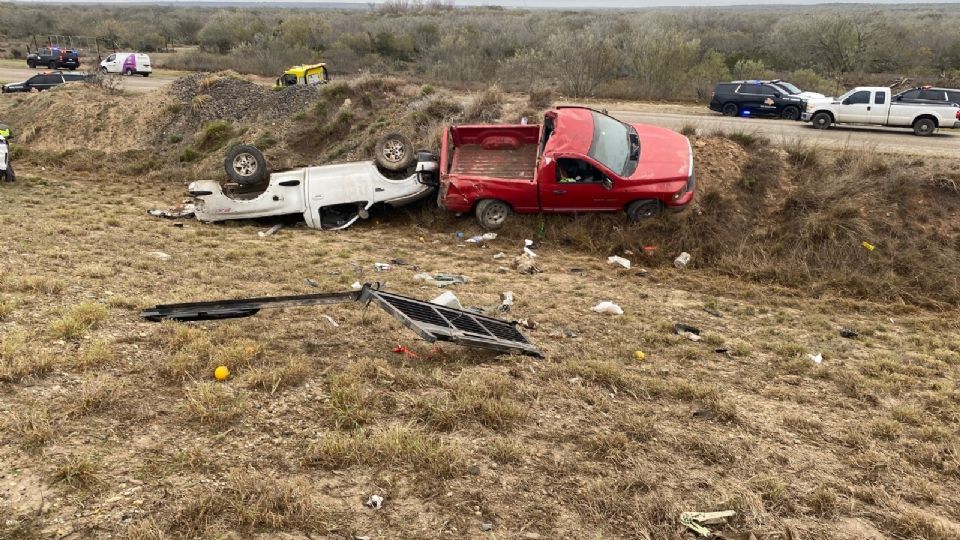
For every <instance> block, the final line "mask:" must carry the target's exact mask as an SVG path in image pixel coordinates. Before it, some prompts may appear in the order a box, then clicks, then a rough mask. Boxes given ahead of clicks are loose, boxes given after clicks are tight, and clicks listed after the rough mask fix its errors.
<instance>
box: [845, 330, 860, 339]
mask: <svg viewBox="0 0 960 540" xmlns="http://www.w3.org/2000/svg"><path fill="white" fill-rule="evenodd" d="M859 336H860V333H859V332H857V331H856V330H850V329H849V328H841V329H840V337H845V338H848V339H856V338H857V337H859Z"/></svg>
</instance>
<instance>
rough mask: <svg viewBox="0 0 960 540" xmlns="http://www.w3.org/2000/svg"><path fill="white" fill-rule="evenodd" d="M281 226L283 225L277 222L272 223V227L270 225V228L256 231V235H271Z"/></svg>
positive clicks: (263, 236)
mask: <svg viewBox="0 0 960 540" xmlns="http://www.w3.org/2000/svg"><path fill="white" fill-rule="evenodd" d="M282 227H283V225H281V224H279V223H277V224H276V225H274V226H273V227H270V228H269V229H267V230H266V231H260V232H258V233H257V236H259V237H260V238H266V237H267V236H271V235H273V233H275V232H277V231H279V230H280V229H281V228H282Z"/></svg>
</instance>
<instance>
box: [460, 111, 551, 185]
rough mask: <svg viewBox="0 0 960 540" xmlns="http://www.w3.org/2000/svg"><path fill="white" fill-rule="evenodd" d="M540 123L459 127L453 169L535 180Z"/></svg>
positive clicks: (474, 173)
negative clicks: (535, 124)
mask: <svg viewBox="0 0 960 540" xmlns="http://www.w3.org/2000/svg"><path fill="white" fill-rule="evenodd" d="M539 134H540V129H539V126H533V125H528V126H502V127H499V126H492V127H486V126H484V127H480V126H458V127H456V128H454V131H453V134H452V135H453V157H452V159H451V165H450V172H451V173H452V174H456V175H461V176H482V177H487V178H502V179H507V180H533V176H534V171H535V170H536V167H537V147H538V138H539Z"/></svg>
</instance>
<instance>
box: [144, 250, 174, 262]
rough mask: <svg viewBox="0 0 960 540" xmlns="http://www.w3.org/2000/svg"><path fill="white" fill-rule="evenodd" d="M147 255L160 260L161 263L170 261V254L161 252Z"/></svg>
mask: <svg viewBox="0 0 960 540" xmlns="http://www.w3.org/2000/svg"><path fill="white" fill-rule="evenodd" d="M147 255H149V256H151V257H153V258H154V259H160V260H161V261H168V260H170V254H169V253H164V252H162V251H148V252H147Z"/></svg>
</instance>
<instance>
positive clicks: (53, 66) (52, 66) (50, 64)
mask: <svg viewBox="0 0 960 540" xmlns="http://www.w3.org/2000/svg"><path fill="white" fill-rule="evenodd" d="M47 67H48V68H50V69H57V61H56V60H51V61H49V62H47Z"/></svg>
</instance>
